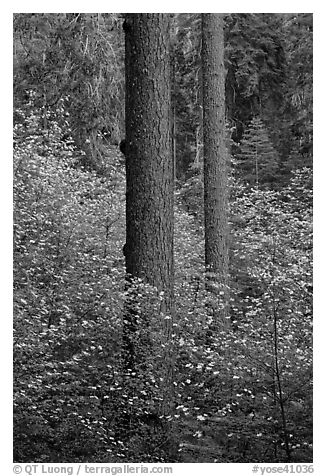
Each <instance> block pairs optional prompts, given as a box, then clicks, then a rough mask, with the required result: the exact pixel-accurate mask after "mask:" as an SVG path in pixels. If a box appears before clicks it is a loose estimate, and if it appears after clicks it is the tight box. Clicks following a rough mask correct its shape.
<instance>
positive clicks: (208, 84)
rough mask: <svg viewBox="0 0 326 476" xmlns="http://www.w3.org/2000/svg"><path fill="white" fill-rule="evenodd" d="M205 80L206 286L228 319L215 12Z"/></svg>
mask: <svg viewBox="0 0 326 476" xmlns="http://www.w3.org/2000/svg"><path fill="white" fill-rule="evenodd" d="M202 80H203V138H204V215H205V264H206V270H207V273H208V279H207V289H208V290H212V291H213V292H215V294H217V295H218V296H219V297H220V298H222V299H221V301H222V304H223V306H224V310H222V311H220V312H219V315H220V316H222V318H225V317H227V314H228V309H227V304H228V261H229V260H228V191H227V189H228V186H227V185H228V184H227V175H228V174H227V148H226V141H225V71H224V35H223V16H222V15H220V14H216V13H203V14H202ZM223 293H224V294H223ZM222 320H224V319H222Z"/></svg>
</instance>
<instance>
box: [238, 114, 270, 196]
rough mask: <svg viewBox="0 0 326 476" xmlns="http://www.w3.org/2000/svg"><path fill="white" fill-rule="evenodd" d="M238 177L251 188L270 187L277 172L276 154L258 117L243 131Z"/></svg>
mask: <svg viewBox="0 0 326 476" xmlns="http://www.w3.org/2000/svg"><path fill="white" fill-rule="evenodd" d="M237 168H238V176H239V177H240V178H241V179H242V180H244V181H245V182H247V183H248V184H249V185H251V186H254V185H255V186H257V187H258V186H260V185H270V184H272V183H273V182H274V181H275V177H276V174H277V171H278V157H277V152H276V150H275V149H274V147H273V144H272V142H271V141H270V139H269V137H268V133H267V130H266V128H265V126H264V124H263V122H262V120H261V119H260V118H259V117H254V118H253V119H252V120H251V122H250V124H249V127H248V129H247V130H246V131H245V133H244V135H243V138H242V141H241V144H240V153H239V154H238V167H237Z"/></svg>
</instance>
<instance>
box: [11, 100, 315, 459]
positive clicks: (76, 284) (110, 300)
mask: <svg viewBox="0 0 326 476" xmlns="http://www.w3.org/2000/svg"><path fill="white" fill-rule="evenodd" d="M15 115H16V121H15V127H14V223H15V227H14V315H15V322H14V328H15V329H14V380H15V387H14V430H15V431H14V460H15V461H17V462H30V461H34V462H45V463H46V462H62V461H65V462H84V461H88V462H95V461H96V462H124V461H130V462H137V461H142V462H166V461H170V462H217V463H219V462H224V463H233V462H240V463H241V462H253V461H262V460H263V461H265V462H283V461H300V462H311V461H312V183H311V182H312V171H311V168H310V167H308V166H304V165H303V166H298V167H296V168H293V170H292V172H289V179H288V181H287V183H286V184H284V185H282V186H279V187H274V188H272V187H270V186H266V187H264V186H261V187H257V186H251V184H250V183H247V182H245V181H241V180H240V179H239V176H238V173H237V171H238V168H237V167H238V165H237V164H238V162H237V160H238V159H237V160H232V164H233V165H232V171H234V173H233V174H232V176H231V178H230V191H231V202H230V229H231V237H230V271H231V286H230V288H231V289H230V316H231V317H230V319H229V320H230V324H229V326H226V327H223V328H219V327H217V325H216V323H215V321H214V319H213V317H212V315H211V312H210V309H211V300H212V297H211V295H210V294H209V293H208V292H207V291H206V289H205V282H204V262H203V255H204V237H203V223H202V221H203V219H202V213H203V212H202V185H201V184H202V180H201V175H200V171H198V173H194V174H192V175H191V177H190V178H189V180H187V181H185V183H184V184H181V185H180V186H179V187H178V188H177V191H176V195H175V202H176V209H175V269H176V276H175V299H176V304H175V309H176V315H175V319H174V324H173V334H172V337H171V338H172V346H173V358H174V361H173V368H174V375H173V387H174V399H175V408H174V409H173V412H172V413H171V415H168V416H167V417H163V416H162V415H161V414H160V411H159V409H160V404H161V399H162V389H161V382H162V380H163V378H162V372H163V366H162V365H160V363H161V360H162V358H163V348H162V343H161V341H160V333H159V329H160V322H159V321H160V319H162V318H163V317H162V316H161V315H160V312H159V302H160V296H159V295H157V292H156V290H155V289H152V288H151V287H150V286H148V285H146V284H144V283H141V282H139V288H138V293H139V300H143V301H144V302H145V303H146V305H148V313H149V315H150V319H151V326H150V328H149V326H148V324H147V323H145V322H144V323H141V322H139V323H138V334H137V336H136V337H135V339H136V345H137V346H138V348H139V351H140V352H141V353H142V355H143V358H142V360H141V362H139V365H138V366H137V363H136V364H135V371H134V372H133V373H128V372H127V373H126V372H125V371H124V369H123V358H122V357H123V356H122V349H123V346H122V339H123V336H122V333H123V329H122V324H123V307H124V303H125V299H126V292H125V271H124V256H123V245H124V243H125V236H124V233H125V231H124V226H125V204H124V199H125V177H124V165H123V163H122V158H121V154H120V153H119V151H118V148H117V147H116V146H114V145H110V144H106V146H105V156H106V162H105V165H102V168H101V172H100V173H99V172H98V171H94V170H92V169H90V168H87V167H85V166H84V165H83V163H84V162H83V157H84V154H85V152H84V151H83V150H82V149H80V148H78V147H77V146H76V144H75V142H74V140H73V139H72V136H71V134H70V130H69V113H68V112H67V107H66V100H65V99H62V100H60V101H59V102H58V103H57V104H56V106H55V107H54V108H53V109H52V111H51V112H49V110H44V108H43V109H42V107H41V106H39V105H38V104H37V103H35V97H34V95H33V93H30V97H29V102H28V107H25V108H17V109H16V110H15ZM58 118H60V121H59V120H58ZM45 120H46V123H47V127H46V128H44V127H43V125H42V124H44V121H45ZM246 140H249V139H247V138H246ZM268 150H269V149H268ZM261 154H264V150H263V151H262V152H261ZM143 307H144V306H143ZM165 318H166V316H165Z"/></svg>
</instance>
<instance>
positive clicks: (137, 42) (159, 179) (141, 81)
mask: <svg viewBox="0 0 326 476" xmlns="http://www.w3.org/2000/svg"><path fill="white" fill-rule="evenodd" d="M124 29H125V55H126V56H125V66H126V72H125V74H126V144H125V146H126V147H125V152H126V153H125V155H126V245H125V258H126V272H127V276H129V277H130V279H131V280H132V279H133V278H140V279H141V280H142V281H144V282H145V283H148V284H150V285H151V286H154V287H155V288H157V290H158V291H159V292H163V293H164V294H163V298H162V304H161V309H160V311H161V313H162V315H163V317H162V316H161V319H162V324H161V325H162V331H161V332H162V340H163V341H164V342H165V344H164V343H163V348H165V349H168V348H169V342H170V337H171V330H172V317H173V305H174V295H173V288H174V270H173V195H174V176H173V175H174V174H173V155H172V141H171V121H170V119H171V90H170V58H169V48H170V45H169V15H168V14H161V13H148V14H147V13H140V14H138V13H130V14H127V15H126V17H125V23H124ZM134 298H135V299H134ZM135 300H136V296H135V293H134V294H133V292H132V286H131V293H130V301H129V310H130V312H129V316H127V319H126V321H127V322H126V326H127V332H126V334H127V341H128V328H129V331H130V333H129V338H130V339H129V340H130V344H131V342H132V333H134V332H135V330H136V329H137V316H133V311H132V307H133V301H134V303H135ZM164 315H165V316H168V317H167V318H164ZM153 317H154V316H153ZM148 325H149V326H150V322H149V324H148ZM131 351H132V348H131ZM166 352H167V353H168V351H167V350H166ZM162 360H164V356H163V355H162ZM170 370H171V366H169V364H168V362H166V373H167V374H169V373H170ZM167 374H166V376H165V377H164V381H165V382H166V384H167V386H168V382H167V381H168V380H169V379H170V377H168V375H167Z"/></svg>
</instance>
